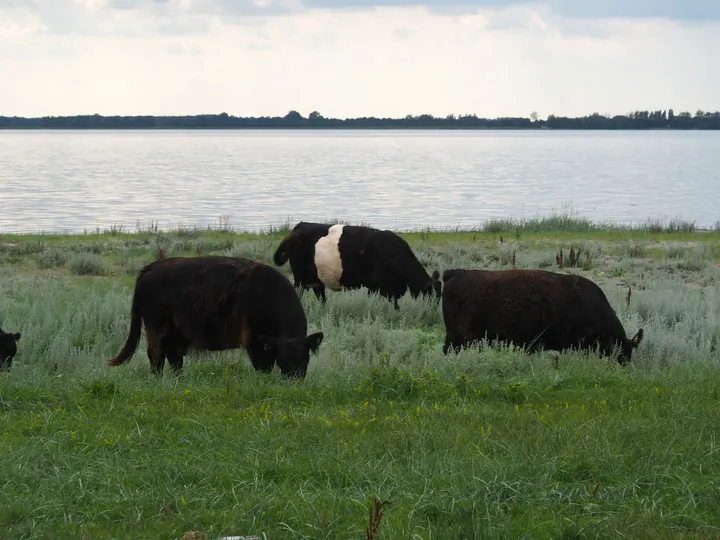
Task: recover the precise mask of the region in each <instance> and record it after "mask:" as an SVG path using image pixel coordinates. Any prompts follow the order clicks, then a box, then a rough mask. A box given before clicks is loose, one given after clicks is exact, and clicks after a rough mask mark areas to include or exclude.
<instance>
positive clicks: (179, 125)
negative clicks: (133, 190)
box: [0, 109, 720, 130]
mask: <svg viewBox="0 0 720 540" xmlns="http://www.w3.org/2000/svg"><path fill="white" fill-rule="evenodd" d="M0 129H624V130H625V129H720V112H713V113H711V112H704V111H697V112H696V113H695V114H694V115H693V114H691V113H689V112H681V113H678V114H675V113H674V112H673V110H672V109H669V110H667V111H652V112H651V111H635V112H633V113H629V114H627V115H618V116H612V117H610V116H604V115H601V114H597V113H595V114H591V115H589V116H583V117H578V118H567V117H563V116H555V115H552V114H551V115H550V116H548V118H547V119H546V120H541V119H539V118H538V117H537V114H536V113H533V114H532V115H531V116H530V118H512V117H510V118H493V119H490V118H479V117H478V116H476V115H474V114H471V115H460V116H456V115H454V114H451V115H448V116H446V117H444V118H441V117H436V116H433V115H430V114H421V115H420V116H412V115H408V116H406V117H404V118H375V117H372V116H371V117H363V118H347V119H339V118H325V117H324V116H322V115H321V114H320V113H319V112H317V111H316V112H312V113H310V115H309V116H308V117H304V116H302V115H301V114H300V113H298V112H297V111H290V112H289V113H288V114H286V115H285V116H272V117H271V116H262V117H242V116H232V115H229V114H227V113H222V114H200V115H194V116H101V115H99V114H93V115H78V116H44V117H42V118H23V117H17V116H13V117H9V116H0Z"/></svg>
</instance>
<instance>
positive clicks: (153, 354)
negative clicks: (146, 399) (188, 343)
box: [146, 332, 165, 377]
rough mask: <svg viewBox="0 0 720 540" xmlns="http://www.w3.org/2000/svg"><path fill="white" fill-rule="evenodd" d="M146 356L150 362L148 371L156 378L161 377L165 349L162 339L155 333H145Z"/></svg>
mask: <svg viewBox="0 0 720 540" xmlns="http://www.w3.org/2000/svg"><path fill="white" fill-rule="evenodd" d="M146 335H147V355H148V359H149V360H150V371H152V373H153V374H154V375H157V376H158V377H159V376H161V375H162V373H163V368H164V367H165V348H164V347H163V338H162V336H161V335H160V334H158V333H156V332H146Z"/></svg>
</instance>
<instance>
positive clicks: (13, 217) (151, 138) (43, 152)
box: [0, 131, 720, 232]
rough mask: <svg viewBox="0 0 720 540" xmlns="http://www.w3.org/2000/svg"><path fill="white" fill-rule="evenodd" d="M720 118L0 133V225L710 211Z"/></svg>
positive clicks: (715, 198) (709, 216) (402, 224)
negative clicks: (686, 122)
mask: <svg viewBox="0 0 720 540" xmlns="http://www.w3.org/2000/svg"><path fill="white" fill-rule="evenodd" d="M719 188H720V132H678V131H673V132H631V131H623V132H599V131H593V132H577V131H462V132H458V131H451V132H448V131H0V190H1V192H2V211H1V213H0V231H2V232H34V231H40V230H44V231H82V230H84V229H88V230H89V229H94V228H95V227H98V226H99V227H101V228H105V227H110V226H112V225H114V224H122V225H123V226H124V227H126V228H130V229H134V228H135V227H136V225H137V223H138V222H139V223H140V224H141V225H146V224H148V223H150V222H151V221H155V222H157V223H158V224H159V225H160V226H161V227H163V228H165V227H177V226H178V225H181V224H182V225H206V224H215V223H217V222H218V220H219V219H220V218H221V217H222V216H229V219H230V225H231V226H233V227H236V228H242V229H258V228H261V227H266V226H267V225H270V224H279V223H282V222H285V221H286V220H287V219H290V220H291V221H299V220H301V219H302V220H308V221H313V220H321V221H322V220H327V219H342V220H346V221H349V222H353V223H360V222H368V223H371V224H372V225H374V226H377V227H383V228H385V227H387V228H393V229H409V228H417V227H424V226H433V227H453V226H464V227H472V226H477V225H480V224H482V223H483V222H485V221H486V220H488V219H491V218H506V217H516V218H522V217H533V216H537V215H547V214H549V213H551V212H553V211H562V210H563V208H564V207H567V205H572V208H573V210H574V211H575V212H577V213H578V214H580V215H582V216H585V217H589V218H591V219H594V220H599V221H608V220H610V221H615V222H625V223H627V222H639V221H645V220H646V219H648V218H681V219H688V220H694V221H695V222H696V223H697V224H698V225H699V226H712V225H713V224H714V223H715V222H716V221H718V220H720V195H718V193H719V191H720V190H719Z"/></svg>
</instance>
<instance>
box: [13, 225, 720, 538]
mask: <svg viewBox="0 0 720 540" xmlns="http://www.w3.org/2000/svg"><path fill="white" fill-rule="evenodd" d="M502 223H503V224H505V223H508V222H502ZM516 225H517V224H516ZM536 225H537V224H536ZM536 225H532V226H530V225H527V226H526V227H524V228H520V227H516V229H514V230H513V229H512V227H510V226H507V225H502V227H506V228H502V227H501V226H500V225H497V226H493V227H490V226H489V225H488V226H487V227H486V228H485V229H484V230H477V231H418V232H412V233H407V234H405V235H404V236H405V237H406V238H408V240H409V241H410V243H411V245H412V246H413V248H414V249H415V251H416V253H417V255H418V257H419V259H420V260H421V262H423V264H425V265H426V266H427V267H428V269H429V270H432V269H438V270H440V271H441V272H442V271H443V270H444V269H446V268H450V267H454V266H459V267H481V268H507V267H511V266H512V264H513V259H514V264H515V266H517V267H521V268H538V267H542V268H546V269H551V270H557V271H562V272H578V273H581V274H583V275H586V276H588V277H590V278H591V279H593V280H594V281H596V282H597V283H599V284H600V286H601V287H602V288H603V290H605V292H606V294H607V295H608V299H609V300H610V302H611V304H612V305H613V306H614V307H615V309H616V310H617V312H618V315H619V316H620V318H621V320H622V321H623V323H624V324H625V327H626V330H627V332H628V334H629V335H632V334H634V333H635V332H636V331H637V329H638V328H639V327H643V328H645V341H644V342H643V343H642V344H641V346H640V348H639V349H638V351H637V352H636V353H635V354H634V356H633V362H632V363H631V364H630V365H629V366H628V367H625V368H621V367H620V366H618V365H617V364H616V363H614V362H612V361H610V360H607V359H602V358H598V357H597V356H595V355H593V354H580V353H576V352H567V353H563V354H555V353H552V352H541V353H538V354H533V355H525V354H523V353H522V351H518V350H515V349H513V348H495V347H492V346H490V345H488V344H483V345H481V346H480V347H478V348H477V349H474V350H464V351H462V352H461V353H460V354H459V355H458V356H450V357H445V356H443V355H442V352H441V346H442V341H443V337H444V334H443V326H442V317H441V314H440V310H439V307H438V306H436V305H434V304H432V303H431V302H424V301H421V300H417V301H415V300H412V299H410V298H403V299H401V301H400V310H398V311H395V310H394V309H393V308H392V307H391V305H390V304H389V302H387V301H385V300H383V299H380V298H377V297H371V296H368V295H367V293H366V292H365V291H354V292H346V293H328V304H327V305H326V306H322V305H320V304H319V302H317V300H316V299H315V298H314V296H313V295H312V294H306V295H304V296H303V299H302V301H303V304H304V306H305V309H306V311H307V314H308V319H309V323H310V331H317V330H322V331H323V332H325V335H326V339H325V341H324V343H323V344H322V346H321V348H320V353H319V354H318V355H317V356H315V357H313V358H312V360H311V364H310V369H309V373H308V377H307V379H306V380H304V381H302V382H291V381H285V380H282V378H281V377H280V376H279V375H278V374H277V373H273V374H272V375H270V376H263V375H259V374H257V373H255V372H254V371H253V370H252V369H251V368H250V366H249V361H248V360H247V357H246V355H245V353H244V352H243V351H229V352H224V353H201V354H198V355H194V356H191V357H189V358H188V359H187V360H186V363H185V366H186V368H185V374H184V375H183V376H182V377H180V378H176V377H172V376H169V375H168V376H166V377H165V378H163V379H162V380H159V381H158V380H156V379H155V378H154V377H152V376H151V375H150V374H149V367H148V361H147V357H146V355H145V349H144V347H145V345H144V335H143V340H142V343H141V346H140V348H139V349H138V352H137V353H136V355H135V357H134V358H133V360H132V361H131V362H130V363H129V364H127V365H125V366H122V367H118V368H112V369H111V368H108V367H106V366H105V365H104V363H103V360H104V359H106V358H109V357H111V356H113V355H114V354H116V353H117V351H118V350H119V348H120V346H121V345H122V343H123V342H124V340H125V337H126V335H127V330H128V325H129V307H130V297H131V294H132V286H133V283H134V276H135V275H136V273H137V271H138V270H139V268H140V267H141V266H142V265H143V264H145V263H147V262H149V261H151V260H154V259H155V258H156V257H157V256H158V254H159V253H160V251H162V252H163V253H164V255H165V256H170V255H189V256H193V255H197V254H199V253H202V254H205V253H229V254H234V255H241V256H250V257H252V258H257V259H260V260H263V261H265V262H270V259H271V257H272V253H273V251H274V248H275V247H276V246H277V244H278V242H279V240H280V238H281V236H282V234H283V229H285V230H286V228H282V227H281V228H278V229H274V230H271V231H265V232H263V233H262V234H260V233H254V234H253V233H234V232H232V231H230V230H219V229H222V228H223V227H217V228H215V229H213V230H207V229H204V230H200V229H188V228H185V229H182V230H178V231H169V232H168V231H166V232H161V231H157V230H152V229H149V230H144V231H140V232H135V233H132V234H131V233H126V232H124V231H123V230H118V229H117V228H116V229H115V230H112V231H107V232H103V231H99V232H96V233H92V234H84V235H35V236H33V235H2V236H0V326H2V328H3V329H5V330H6V331H19V332H22V334H23V337H22V340H21V342H20V346H19V352H18V355H17V357H16V360H15V364H14V365H13V368H12V371H11V372H10V373H5V374H0V486H1V489H0V538H2V539H5V538H13V539H23V540H24V539H29V538H56V539H59V538H182V537H183V534H184V533H186V532H187V531H204V533H205V534H206V535H207V538H212V539H214V538H219V537H221V536H224V535H251V534H255V535H258V536H260V537H261V538H262V537H263V535H265V537H266V538H268V539H277V538H298V539H299V538H312V539H315V538H366V534H365V528H366V527H367V526H368V513H369V508H370V505H371V504H372V502H373V500H374V498H377V499H379V500H381V501H382V500H389V501H391V502H392V504H391V505H390V506H387V507H385V509H384V515H383V517H382V520H381V522H380V527H379V532H378V534H377V536H376V538H388V539H389V538H403V539H405V538H417V539H431V538H443V539H464V538H619V537H625V538H648V539H649V538H717V537H719V536H720V515H719V514H718V510H717V509H718V504H720V487H719V486H718V484H717V478H718V477H720V451H719V450H718V449H719V448H720V446H719V445H720V442H718V439H717V426H718V425H720V406H719V405H720V403H719V400H720V394H719V392H720V371H719V370H718V368H719V367H720V352H719V351H720V314H719V309H718V308H719V306H720V235H719V234H718V232H717V231H715V232H701V231H692V230H688V228H685V229H684V230H680V229H682V227H674V228H673V230H671V231H669V232H668V231H666V230H662V231H659V230H656V229H652V230H651V228H650V227H649V226H646V227H645V228H642V227H637V228H635V229H632V230H631V229H621V228H615V229H613V228H608V227H604V226H595V225H592V226H586V225H582V226H580V225H577V224H573V222H569V221H568V222H566V223H565V224H564V225H561V226H556V225H557V221H556V222H552V221H551V220H548V221H546V222H545V225H543V226H544V227H546V229H543V228H542V227H539V226H536ZM583 227H585V228H583ZM225 229H227V228H226V227H225ZM516 230H519V233H517V234H516V232H515V231H516ZM507 231H510V232H507ZM500 236H502V237H503V238H502V242H501V241H500ZM571 247H572V248H573V250H574V251H575V252H577V251H578V249H581V250H582V251H581V253H582V255H581V258H580V259H579V262H578V263H577V264H576V265H575V266H571V267H568V266H569V265H568V263H567V262H566V263H565V268H562V269H559V268H558V265H557V262H556V255H557V254H558V252H559V251H560V249H561V248H562V249H563V254H564V257H565V259H564V260H565V261H567V260H568V259H567V257H568V253H569V251H570V248H571ZM585 253H588V254H589V258H588V259H586V255H585ZM283 270H284V271H286V272H287V271H288V269H287V267H285V268H284V269H283ZM628 288H630V289H631V295H630V300H629V304H628V302H627V293H628Z"/></svg>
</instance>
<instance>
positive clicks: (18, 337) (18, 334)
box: [13, 332, 20, 343]
mask: <svg viewBox="0 0 720 540" xmlns="http://www.w3.org/2000/svg"><path fill="white" fill-rule="evenodd" d="M13 337H14V338H15V343H17V342H18V341H20V332H18V333H16V334H14V335H13Z"/></svg>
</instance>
